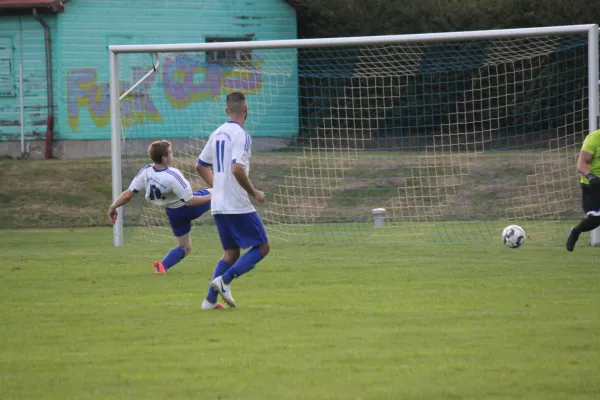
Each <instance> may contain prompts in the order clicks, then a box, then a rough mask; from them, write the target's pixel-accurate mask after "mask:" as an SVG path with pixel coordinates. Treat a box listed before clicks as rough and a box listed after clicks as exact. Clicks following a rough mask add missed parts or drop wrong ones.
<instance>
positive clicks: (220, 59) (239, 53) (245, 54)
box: [206, 37, 252, 65]
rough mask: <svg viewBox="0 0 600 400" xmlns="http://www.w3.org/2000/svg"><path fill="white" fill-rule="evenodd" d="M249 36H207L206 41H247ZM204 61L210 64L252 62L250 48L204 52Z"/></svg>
mask: <svg viewBox="0 0 600 400" xmlns="http://www.w3.org/2000/svg"><path fill="white" fill-rule="evenodd" d="M250 40H251V39H249V38H231V37H229V38H228V37H218V38H217V37H207V38H206V43H222V42H248V41H250ZM206 62H208V63H211V64H222V65H231V64H246V63H250V62H252V51H251V50H215V51H207V52H206Z"/></svg>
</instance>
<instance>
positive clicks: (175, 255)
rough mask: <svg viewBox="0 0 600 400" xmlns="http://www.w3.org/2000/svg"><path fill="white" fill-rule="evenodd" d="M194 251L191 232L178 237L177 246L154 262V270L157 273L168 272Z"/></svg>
mask: <svg viewBox="0 0 600 400" xmlns="http://www.w3.org/2000/svg"><path fill="white" fill-rule="evenodd" d="M191 251H192V238H191V237H190V234H189V233H186V234H185V235H183V236H179V237H177V247H175V248H172V249H171V250H169V252H168V253H167V255H166V256H165V258H163V259H162V261H155V262H154V272H156V273H157V274H166V273H167V271H168V270H169V268H172V267H173V266H174V265H175V264H177V263H178V262H179V261H181V260H183V259H184V257H185V256H187V255H188V254H189V253H190V252H191Z"/></svg>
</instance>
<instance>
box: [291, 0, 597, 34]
mask: <svg viewBox="0 0 600 400" xmlns="http://www.w3.org/2000/svg"><path fill="white" fill-rule="evenodd" d="M299 3H300V4H301V5H300V6H299V10H298V35H299V37H301V38H311V37H342V36H364V35H388V34H406V33H426V32H456V31H464V30H478V29H507V28H526V27H536V26H550V25H571V24H589V23H597V22H600V2H595V1H589V0H543V1H542V0H416V1H415V0H302V1H300V2H299Z"/></svg>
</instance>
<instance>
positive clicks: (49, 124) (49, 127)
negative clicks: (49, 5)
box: [33, 8, 54, 160]
mask: <svg viewBox="0 0 600 400" xmlns="http://www.w3.org/2000/svg"><path fill="white" fill-rule="evenodd" d="M33 17H34V18H35V19H36V20H37V21H38V22H39V23H40V24H41V25H42V26H43V27H44V40H45V42H46V92H47V93H46V97H47V98H48V119H47V120H46V148H45V149H44V157H45V158H46V160H48V159H50V158H52V136H53V134H54V132H53V130H54V101H53V99H52V48H51V46H50V27H49V26H48V24H47V23H46V21H44V20H43V19H42V17H40V16H39V15H38V13H37V10H36V9H35V8H34V9H33Z"/></svg>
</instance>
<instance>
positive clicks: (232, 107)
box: [226, 92, 246, 114]
mask: <svg viewBox="0 0 600 400" xmlns="http://www.w3.org/2000/svg"><path fill="white" fill-rule="evenodd" d="M226 101H227V108H228V109H229V112H231V113H233V114H238V113H240V112H242V107H243V106H244V105H245V104H246V96H244V93H242V92H231V93H229V94H228V95H227V99H226Z"/></svg>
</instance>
